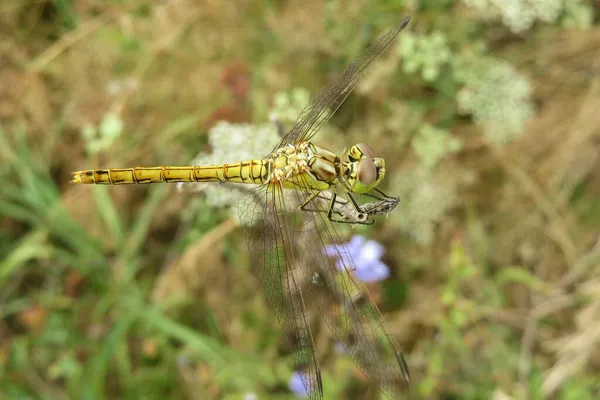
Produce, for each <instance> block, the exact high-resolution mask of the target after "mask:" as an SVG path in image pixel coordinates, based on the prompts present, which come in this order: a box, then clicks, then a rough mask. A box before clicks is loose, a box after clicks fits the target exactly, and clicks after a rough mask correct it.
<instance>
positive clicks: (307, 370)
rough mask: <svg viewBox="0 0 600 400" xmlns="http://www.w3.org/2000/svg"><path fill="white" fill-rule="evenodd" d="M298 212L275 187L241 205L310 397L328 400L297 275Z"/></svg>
mask: <svg viewBox="0 0 600 400" xmlns="http://www.w3.org/2000/svg"><path fill="white" fill-rule="evenodd" d="M294 213H295V209H294V207H292V208H291V209H290V208H286V204H285V197H284V193H283V189H282V188H281V187H280V186H279V185H276V184H271V185H264V186H260V187H258V188H256V189H254V190H252V191H251V192H250V193H248V194H247V195H246V196H245V197H244V198H243V199H242V200H241V201H240V223H241V225H242V227H243V228H244V230H245V235H246V238H247V242H248V248H249V250H250V257H251V260H252V263H253V266H254V268H256V269H257V270H258V271H257V274H258V276H259V278H260V280H261V284H262V287H263V291H264V295H265V298H266V301H267V303H268V304H269V306H270V307H271V308H272V309H273V311H274V312H275V316H276V317H277V319H278V320H279V323H280V324H281V326H282V327H283V331H284V335H285V337H286V340H287V341H288V344H289V345H290V346H291V347H292V348H293V350H294V351H293V353H292V358H293V360H294V364H295V367H296V368H297V369H298V371H300V372H301V373H300V377H301V379H302V383H303V384H304V387H305V388H306V392H307V393H308V395H309V398H310V399H311V400H316V399H322V398H323V389H322V383H321V374H320V370H319V367H318V364H317V360H316V357H315V348H314V342H313V339H312V334H311V331H310V327H309V325H308V321H307V318H306V313H305V306H304V299H303V296H302V291H301V289H300V286H301V282H300V281H299V280H300V279H301V278H302V276H301V275H299V274H298V273H297V271H299V270H301V267H302V266H301V265H300V264H301V258H300V257H299V254H298V249H297V248H296V247H295V246H294V244H295V237H294V226H293V223H294V222H295V221H294V219H293V214H294Z"/></svg>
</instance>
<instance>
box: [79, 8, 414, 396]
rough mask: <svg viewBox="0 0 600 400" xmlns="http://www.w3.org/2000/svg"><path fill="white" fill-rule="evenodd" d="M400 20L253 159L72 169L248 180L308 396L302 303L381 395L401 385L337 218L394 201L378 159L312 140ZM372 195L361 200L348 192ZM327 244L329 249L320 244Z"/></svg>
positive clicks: (267, 282)
mask: <svg viewBox="0 0 600 400" xmlns="http://www.w3.org/2000/svg"><path fill="white" fill-rule="evenodd" d="M409 20H410V18H409V17H406V18H404V19H402V21H400V22H399V23H398V24H397V25H395V26H394V27H392V28H391V29H390V30H388V31H387V32H386V33H385V34H384V35H383V36H381V37H380V38H379V39H378V40H377V41H376V42H374V43H373V44H372V45H371V46H370V47H369V48H368V49H367V50H366V51H365V52H364V53H363V55H362V56H361V57H360V58H358V59H357V60H355V61H354V62H352V63H351V64H350V65H349V66H348V67H347V68H346V69H345V71H344V72H343V73H342V75H341V76H340V77H339V78H338V79H337V80H336V81H334V82H333V83H332V84H331V85H330V86H328V87H327V88H325V89H324V90H323V91H322V92H321V93H319V94H318V95H317V96H316V97H314V98H313V99H312V100H311V102H310V103H309V104H308V105H307V106H306V107H305V108H304V109H303V110H302V112H301V113H300V115H299V116H298V118H297V120H296V122H295V123H294V124H293V126H292V128H291V129H290V131H289V132H288V133H287V134H286V135H285V136H284V137H283V138H282V139H281V140H280V141H279V143H278V144H277V145H276V146H275V148H274V149H273V150H272V151H271V152H269V153H268V154H267V155H266V156H265V157H264V158H263V159H256V160H248V161H240V162H235V163H231V164H222V165H193V166H181V167H175V166H161V167H135V168H123V169H95V170H84V171H77V172H74V173H73V179H72V182H74V183H80V184H106V185H119V184H143V183H158V182H169V183H170V182H230V183H239V184H252V185H255V187H253V188H252V189H251V190H249V193H247V194H246V195H244V197H243V199H242V200H241V201H240V203H239V216H240V223H241V226H242V227H243V229H244V231H245V232H244V233H245V236H246V239H247V244H248V248H249V251H250V255H251V260H252V263H253V265H254V267H255V268H256V269H257V270H258V271H257V274H258V276H259V277H260V280H261V283H262V287H263V291H264V295H265V298H266V301H267V302H268V304H269V305H270V307H271V308H272V309H273V311H274V313H275V315H276V317H277V319H278V321H279V323H280V324H281V325H282V327H283V330H284V332H285V334H286V338H287V340H288V344H289V345H290V347H291V348H292V350H293V351H292V359H293V360H294V364H295V367H296V368H297V369H298V370H300V371H302V373H301V378H302V383H303V385H304V388H305V389H306V392H307V394H308V396H309V397H310V399H321V398H322V397H323V384H322V379H321V371H320V368H319V364H318V361H317V358H316V355H315V345H314V341H313V337H312V333H311V329H310V326H309V318H308V316H307V310H309V309H310V310H313V309H314V310H317V312H318V314H319V316H320V317H321V318H322V320H323V321H324V322H325V324H326V325H327V326H328V328H329V329H330V330H331V332H332V334H333V336H334V337H335V339H337V341H339V342H340V343H341V344H342V345H343V347H344V349H345V351H346V353H348V354H349V355H350V356H351V357H352V358H353V360H354V362H355V364H356V365H357V366H358V368H359V369H360V370H361V371H362V372H363V373H364V374H365V375H367V376H368V378H369V379H370V380H372V381H374V382H376V383H377V384H378V385H379V388H380V390H381V391H382V392H383V393H384V394H385V395H386V396H387V397H388V398H399V397H401V396H402V395H403V394H404V393H405V392H406V390H407V389H408V387H409V383H410V375H409V371H408V367H407V364H406V361H405V359H404V357H403V355H402V353H401V352H400V351H399V350H398V347H397V345H396V344H395V343H394V341H393V339H392V337H391V336H390V335H389V334H388V332H387V331H386V328H385V326H384V322H383V317H382V316H381V313H380V312H379V310H378V308H377V306H376V305H375V304H374V302H373V301H372V300H371V299H370V297H369V295H368V292H367V291H366V288H364V285H363V284H362V282H360V281H359V280H358V279H357V278H356V277H355V276H354V275H353V273H352V270H353V269H354V265H353V261H352V258H351V255H350V253H349V250H348V249H347V248H346V247H345V246H344V245H343V244H342V243H341V242H342V240H341V235H340V234H339V232H338V230H339V227H336V225H337V223H354V224H356V223H360V224H369V223H372V222H373V220H372V219H371V218H370V217H371V216H372V215H377V214H383V213H386V212H388V211H390V210H391V209H393V208H394V207H395V206H396V205H397V203H398V201H397V199H396V198H394V197H390V196H387V195H385V194H384V193H383V192H382V191H380V190H379V189H377V187H376V186H377V185H378V184H379V183H380V182H381V181H382V180H383V178H384V175H385V161H384V159H383V158H382V157H379V156H378V155H376V154H375V152H374V150H373V149H372V148H371V147H370V146H368V145H366V144H364V143H361V144H357V145H354V146H352V147H350V148H349V149H348V150H347V151H344V152H343V153H342V154H340V155H339V156H338V155H337V154H335V153H334V152H332V151H329V150H327V149H325V148H323V147H320V146H318V145H316V144H314V143H313V142H312V139H313V137H314V136H315V134H316V133H317V132H318V131H319V129H320V128H321V126H322V125H323V124H324V123H326V122H327V121H328V120H329V118H330V117H331V116H332V115H333V114H334V113H335V112H336V111H337V109H338V108H339V107H340V106H341V104H342V103H343V102H344V100H345V99H346V98H347V97H348V95H349V94H350V92H351V91H352V90H353V89H354V87H355V86H356V84H357V82H358V80H359V79H360V78H361V77H362V76H363V75H364V74H365V72H366V70H367V69H368V68H369V67H370V66H371V64H372V63H373V62H374V61H375V60H376V59H377V58H378V57H379V56H380V55H381V54H382V53H383V52H384V51H385V50H386V49H387V48H388V47H389V45H390V44H391V43H392V42H393V41H394V40H395V38H396V37H397V35H398V34H399V33H400V32H401V31H402V30H403V29H404V28H405V27H406V26H407V24H408V22H409ZM361 195H366V196H370V197H373V198H375V199H376V201H373V202H371V203H367V204H365V205H361V204H359V202H358V201H357V200H356V197H358V196H361ZM331 244H335V245H334V246H333V248H334V249H335V252H336V257H330V256H329V255H328V254H327V253H326V252H325V251H324V250H323V249H325V247H326V246H328V245H329V246H328V247H329V248H332V247H331Z"/></svg>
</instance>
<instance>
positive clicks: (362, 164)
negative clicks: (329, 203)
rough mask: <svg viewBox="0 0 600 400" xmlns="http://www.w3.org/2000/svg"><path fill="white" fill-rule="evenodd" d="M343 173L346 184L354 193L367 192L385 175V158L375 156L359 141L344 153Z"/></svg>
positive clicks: (368, 147)
mask: <svg viewBox="0 0 600 400" xmlns="http://www.w3.org/2000/svg"><path fill="white" fill-rule="evenodd" d="M343 170H344V172H343V175H344V178H345V183H346V186H347V187H348V189H349V190H351V191H352V192H354V193H368V192H370V191H371V190H373V188H374V187H375V186H377V185H378V184H379V183H380V182H381V181H382V180H383V177H384V176H385V160H384V159H383V158H382V157H375V152H374V151H373V149H372V148H371V147H370V146H369V145H366V144H364V143H359V144H357V145H354V146H352V147H350V149H348V151H347V152H346V153H345V154H344V163H343Z"/></svg>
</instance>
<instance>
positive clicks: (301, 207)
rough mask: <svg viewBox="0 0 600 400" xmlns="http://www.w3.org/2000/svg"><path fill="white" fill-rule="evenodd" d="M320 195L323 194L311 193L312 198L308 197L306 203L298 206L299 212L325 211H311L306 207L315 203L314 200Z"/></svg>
mask: <svg viewBox="0 0 600 400" xmlns="http://www.w3.org/2000/svg"><path fill="white" fill-rule="evenodd" d="M320 193H321V192H314V193H311V194H310V196H308V197H307V198H306V200H304V201H303V202H302V204H300V205H299V206H298V209H299V210H301V211H316V212H323V210H311V209H309V208H307V207H306V206H307V205H308V203H310V202H311V201H313V199H314V198H315V197H317V196H318V195H319V194H320Z"/></svg>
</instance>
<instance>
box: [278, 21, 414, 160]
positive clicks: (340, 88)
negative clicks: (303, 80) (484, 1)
mask: <svg viewBox="0 0 600 400" xmlns="http://www.w3.org/2000/svg"><path fill="white" fill-rule="evenodd" d="M408 21H410V17H406V18H404V19H403V20H402V21H401V22H400V23H399V24H397V25H396V26H394V27H393V28H391V29H390V30H389V31H388V32H386V33H385V34H384V35H383V36H381V37H380V38H379V39H378V40H377V41H376V42H375V43H373V44H372V45H371V46H369V48H368V49H367V50H366V51H365V53H364V54H363V55H362V56H361V57H360V58H359V59H357V60H356V61H354V62H353V63H351V64H350V65H349V66H348V67H347V68H346V70H345V71H344V72H343V73H342V75H341V76H340V77H339V78H338V79H337V80H336V81H335V82H334V83H332V84H331V85H330V86H329V87H327V88H325V89H323V90H322V91H321V92H320V93H319V94H318V95H317V96H316V97H314V98H313V99H312V100H311V102H310V103H309V104H308V105H307V106H306V107H305V108H304V109H303V110H302V112H301V113H300V115H299V116H298V118H297V119H296V122H295V123H294V125H293V126H292V129H290V131H289V132H288V134H287V135H286V136H285V137H284V138H283V139H281V141H280V142H279V143H278V144H277V146H275V149H278V148H280V147H284V146H285V145H288V144H292V145H293V144H296V143H298V142H300V141H309V140H310V139H311V138H312V137H313V136H314V135H315V133H317V131H318V130H319V129H320V127H321V126H322V125H323V124H324V123H325V122H327V121H328V120H329V118H331V116H332V115H333V114H334V113H335V112H336V111H337V109H338V108H339V107H340V106H341V105H342V103H343V102H344V100H346V97H348V95H349V94H350V92H352V90H353V89H354V87H355V86H356V84H357V82H358V81H359V79H360V78H361V77H362V76H363V75H364V73H365V72H366V70H367V69H368V68H369V67H370V66H371V64H372V63H373V61H375V60H376V59H377V58H378V57H379V56H380V55H381V53H383V52H384V51H385V49H387V47H388V46H389V45H390V43H392V42H393V41H394V39H395V38H396V36H397V35H398V33H400V31H401V30H403V29H404V28H405V27H406V25H408ZM275 149H274V150H275Z"/></svg>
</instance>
